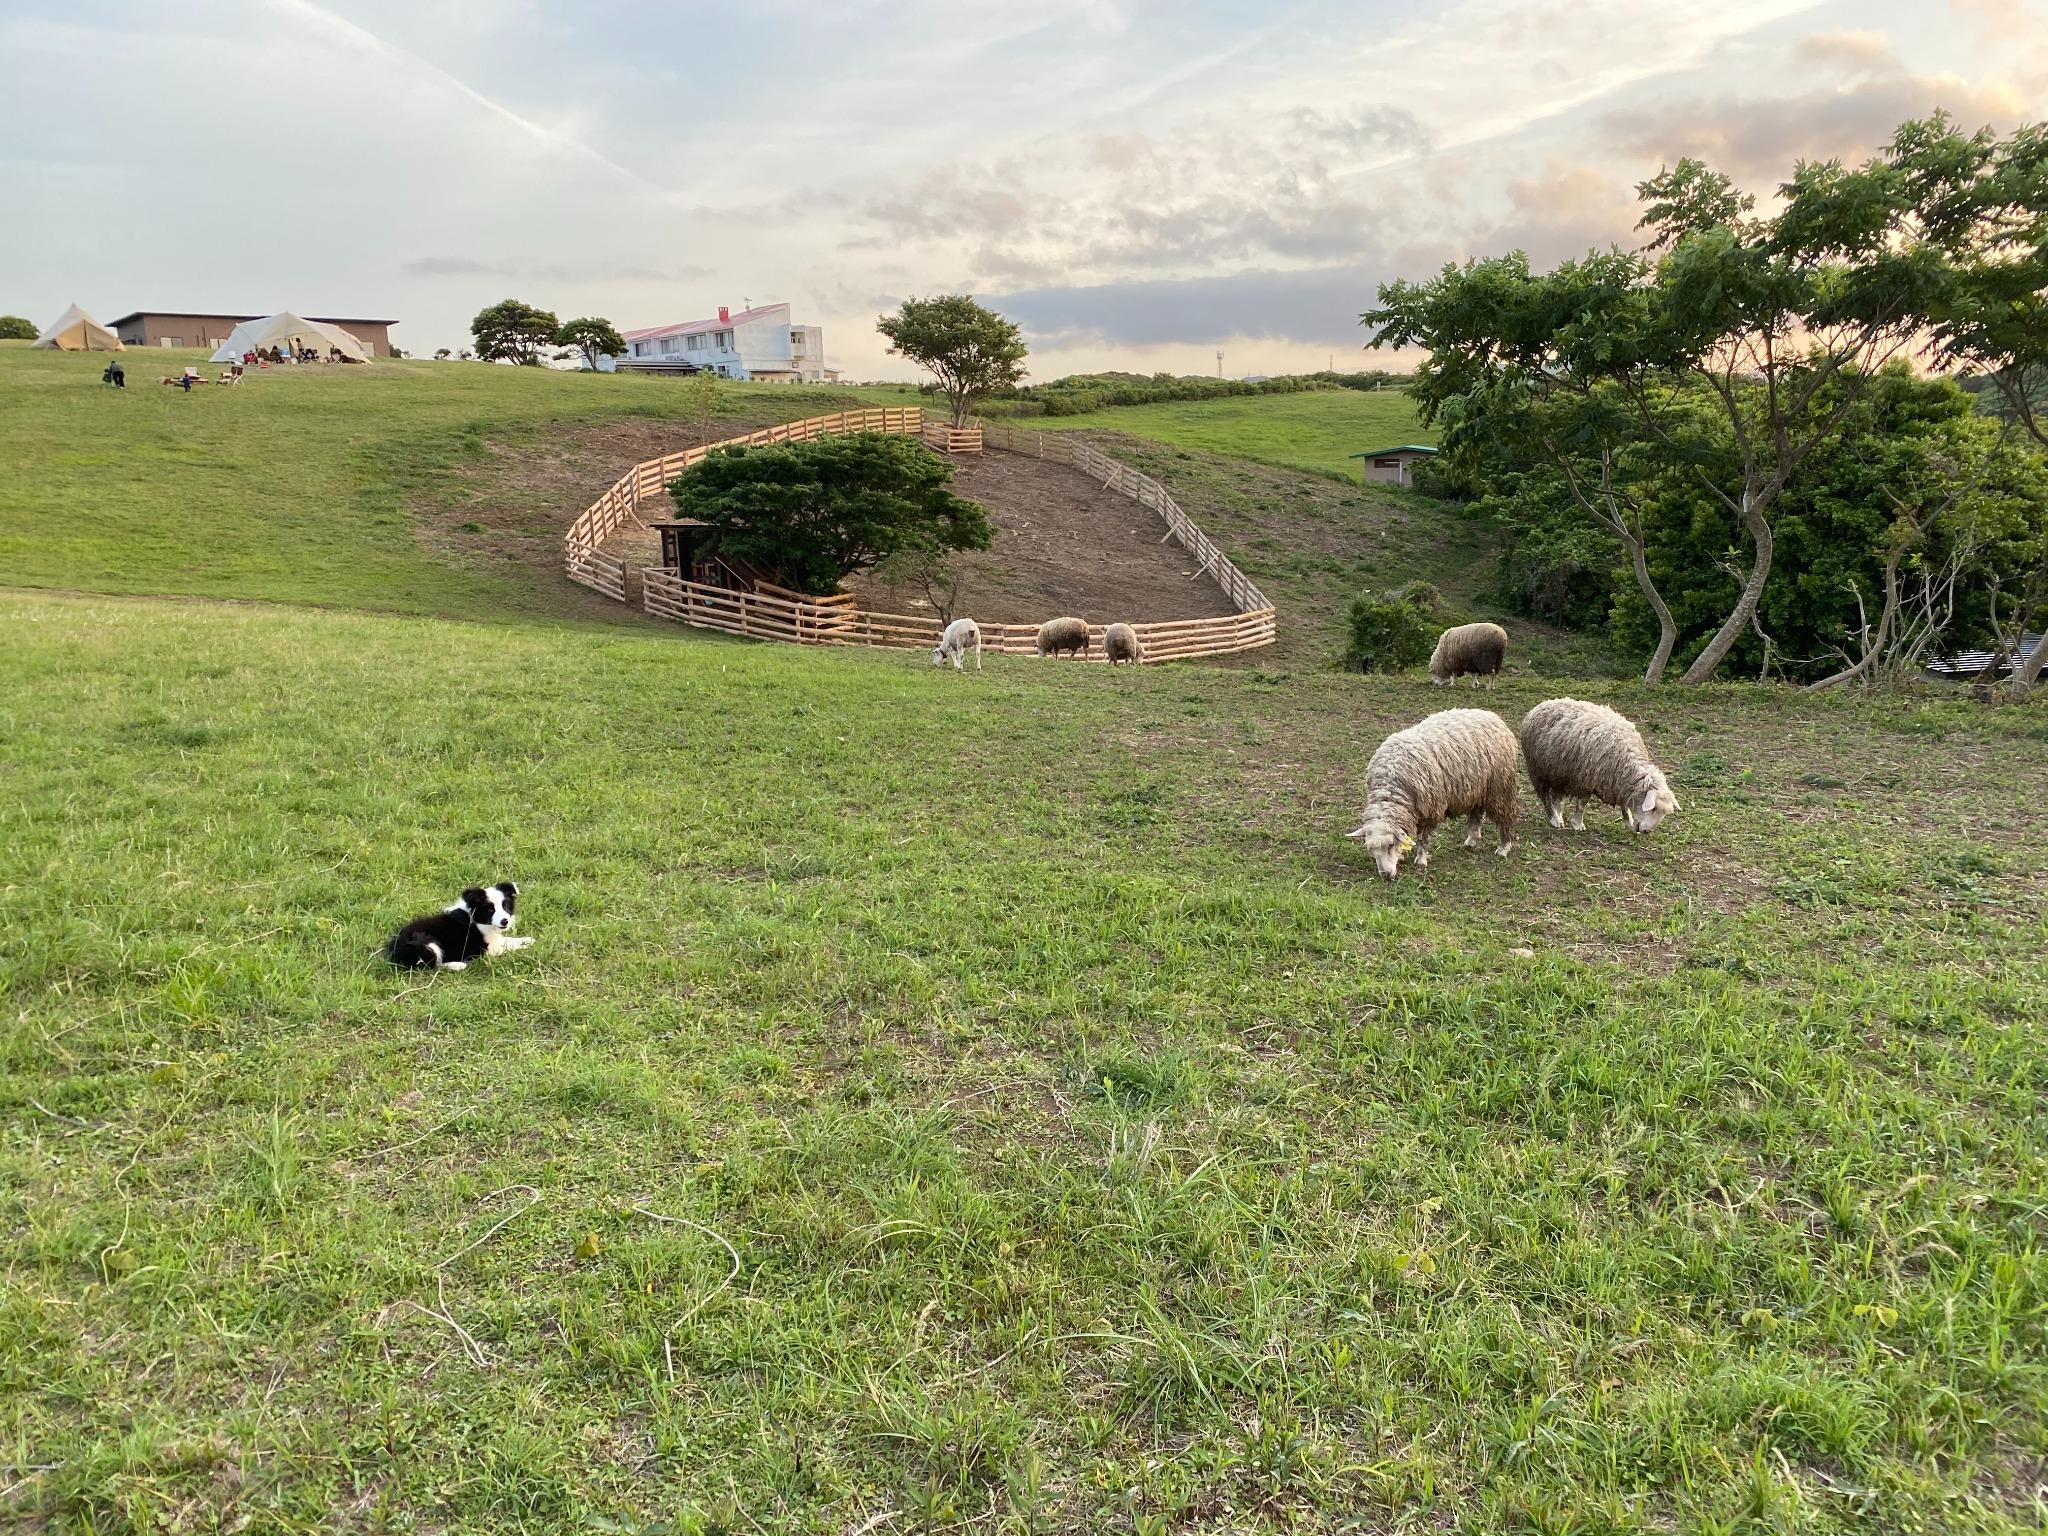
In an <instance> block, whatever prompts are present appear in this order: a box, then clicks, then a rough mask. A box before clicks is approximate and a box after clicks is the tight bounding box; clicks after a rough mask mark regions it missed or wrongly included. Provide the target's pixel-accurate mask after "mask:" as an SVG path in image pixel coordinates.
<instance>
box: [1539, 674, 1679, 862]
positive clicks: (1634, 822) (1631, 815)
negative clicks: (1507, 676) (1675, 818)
mask: <svg viewBox="0 0 2048 1536" xmlns="http://www.w3.org/2000/svg"><path fill="white" fill-rule="evenodd" d="M1522 761H1523V762H1525V763H1527V764H1528V765H1529V782H1530V784H1532V785H1533V786H1534V787H1535V790H1536V798H1537V799H1538V800H1540V801H1542V802H1543V813H1544V814H1545V815H1546V816H1548V817H1549V818H1550V824H1551V825H1552V826H1553V827H1562V826H1563V825H1564V806H1563V802H1564V801H1566V800H1570V801H1571V802H1572V830H1573V831H1575V832H1583V831H1584V830H1585V829H1586V802H1587V801H1588V800H1599V801H1602V802H1604V803H1605V804H1607V805H1618V806H1620V807H1621V810H1622V814H1623V815H1625V816H1626V817H1628V824H1629V825H1630V826H1631V827H1633V828H1635V829H1636V831H1638V832H1647V831H1649V830H1650V829H1651V828H1652V827H1654V826H1656V825H1657V823H1658V822H1660V821H1662V820H1663V819H1664V818H1665V817H1666V816H1669V815H1670V814H1671V813H1672V812H1673V811H1676V810H1677V809H1678V797H1677V796H1676V795H1674V794H1672V793H1671V786H1670V785H1669V784H1668V783H1666V782H1665V779H1664V770H1663V769H1661V768H1659V767H1658V766H1657V765H1656V764H1655V763H1653V762H1651V761H1650V750H1649V748H1647V747H1645V746H1644V745H1643V733H1642V732H1641V731H1639V730H1637V729H1636V728H1635V726H1634V725H1633V724H1631V723H1630V722H1629V719H1628V717H1627V716H1626V715H1619V714H1616V713H1615V712H1614V711H1613V710H1611V709H1609V708H1608V707H1607V706H1606V705H1605V704H1588V703H1586V702H1585V701H1584V700H1583V699H1546V700H1544V702H1543V703H1541V704H1538V705H1537V706H1536V707H1535V708H1534V709H1532V710H1530V711H1529V713H1528V714H1526V715H1524V716H1523V717H1522Z"/></svg>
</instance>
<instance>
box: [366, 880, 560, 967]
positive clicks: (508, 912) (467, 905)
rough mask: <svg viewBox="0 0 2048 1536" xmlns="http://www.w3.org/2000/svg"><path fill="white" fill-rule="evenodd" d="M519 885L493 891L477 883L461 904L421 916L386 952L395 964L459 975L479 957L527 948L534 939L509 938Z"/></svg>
mask: <svg viewBox="0 0 2048 1536" xmlns="http://www.w3.org/2000/svg"><path fill="white" fill-rule="evenodd" d="M518 899H519V887H518V886H516V885H514V884H513V883H512V882H511V881H510V880H500V881H499V882H498V883H497V884H496V885H494V886H491V887H490V888H489V889H488V890H485V889H481V888H479V887H477V886H474V885H472V886H471V887H470V888H469V889H468V890H466V891H464V892H463V893H462V900H460V901H458V902H456V903H455V904H454V905H453V906H451V907H449V908H447V909H446V910H445V911H441V912H436V913H435V914H434V915H433V916H432V917H416V918H414V919H413V920H412V921H411V922H409V923H407V924H406V925H405V926H404V927H403V928H401V929H399V930H398V932H397V933H396V934H395V935H394V936H393V937H392V940H391V947H390V948H389V949H388V950H387V951H386V954H387V956H388V957H389V959H390V961H391V963H392V964H393V965H408V966H425V967H426V968H427V969H429V970H437V971H459V970H462V969H464V968H466V967H467V966H468V964H469V962H470V961H472V960H474V959H475V958H476V957H477V956H478V955H495V954H500V953H502V952H503V951H505V950H508V949H524V948H526V946H527V945H529V944H531V943H532V942H533V940H531V939H514V938H508V937H507V935H508V934H509V933H510V932H511V929H512V923H513V916H512V908H513V905H514V904H515V903H516V902H517V901H518Z"/></svg>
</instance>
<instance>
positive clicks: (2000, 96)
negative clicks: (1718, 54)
mask: <svg viewBox="0 0 2048 1536" xmlns="http://www.w3.org/2000/svg"><path fill="white" fill-rule="evenodd" d="M1937 107H1945V108H1947V109H1948V110H1949V111H1950V112H1951V113H1953V114H1954V115H1955V116H1956V117H1957V118H1958V119H1959V120H1960V121H1961V123H1962V124H1963V126H1964V127H1965V128H1975V127H1977V126H1979V125H1981V124H1984V123H1992V124H1999V125H2003V124H2010V123H2012V122H2014V121H2016V120H2017V119H2019V118H2020V117H2021V116H2023V115H2024V110H2025V106H2024V103H2023V102H2022V101H2021V99H2020V98H2019V96H2018V95H2017V94H2015V93H2014V92H2013V91H2011V90H2009V89H2006V88H2004V87H2001V86H1998V85H1990V86H1984V87H1976V86H1971V85H1968V84H1966V83H1965V82H1963V81H1961V80H1957V79H1955V78H1953V77H1951V76H1919V75H1909V74H1905V73H1897V74H1891V75H1886V76H1882V77H1879V78H1874V79H1867V80H1862V81H1859V82H1857V83H1855V84H1853V85H1849V86H1846V87H1843V88H1840V89H1832V88H1831V89H1824V90H1817V91H1808V92H1804V93H1802V94H1798V95H1791V96H1780V97H1742V96H1719V97H1712V98H1708V97H1699V98H1695V99H1693V100H1690V101H1683V100H1681V101H1666V102H1661V103H1659V104H1657V105H1656V106H1655V107H1645V108H1637V109H1632V110H1630V111H1625V112H1615V113H1610V114H1608V115H1607V117H1606V118H1605V120H1604V125H1603V126H1604V129H1605V133H1606V136H1607V139H1608V142H1609V144H1610V145H1611V146H1612V147H1613V148H1615V149H1616V150H1619V151H1621V152H1622V153H1625V154H1628V155H1631V156H1637V157H1641V158H1642V159H1644V160H1648V161H1655V162H1657V163H1659V164H1663V165H1669V164H1671V163H1672V162H1674V161H1676V160H1678V159H1680V158H1681V157H1683V156H1687V155H1691V156H1694V157H1696V158H1698V159H1701V160H1704V161H1706V162H1707V163H1708V164H1709V165H1711V166H1714V167H1715V168H1716V169H1718V170H1722V171H1726V172H1727V173H1728V174H1730V175H1731V176H1733V177H1735V179H1736V180H1737V181H1738V182H1745V181H1746V182H1749V183H1751V184H1753V185H1755V184H1762V183H1768V184H1770V185H1772V186H1775V185H1777V184H1778V183H1779V182H1781V181H1783V180H1785V178H1786V177H1788V176H1790V175H1791V173H1792V168H1793V165H1794V164H1795V163H1796V162H1798V161H1800V160H1828V159H1841V160H1845V161H1859V160H1863V159H1866V158H1868V157H1869V156H1870V155H1872V154H1874V153H1876V151H1877V150H1878V148H1879V147H1880V146H1881V145H1883V144H1884V143H1885V141H1886V140H1887V139H1889V138H1890V137H1891V133H1892V130H1893V129H1894V128H1896V127H1897V126H1898V125H1899V124H1900V123H1902V122H1904V121H1905V120H1906V119H1908V118H1911V117H1925V116H1926V115H1927V114H1928V113H1930V112H1932V111H1934V110H1935V109H1936V108H1937Z"/></svg>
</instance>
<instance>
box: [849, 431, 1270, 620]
mask: <svg viewBox="0 0 2048 1536" xmlns="http://www.w3.org/2000/svg"><path fill="white" fill-rule="evenodd" d="M953 488H954V490H956V491H957V492H958V493H959V494H960V495H962V496H965V497H967V498H968V499H969V500H970V501H977V502H979V503H981V505H982V506H984V507H986V508H987V509H988V515H989V521H990V522H992V523H994V524H995V529H996V538H995V544H994V545H993V546H992V547H991V548H989V549H987V550H984V551H979V552H977V553H974V554H970V555H963V556H961V557H960V559H959V560H958V561H957V562H956V564H957V566H958V569H959V571H960V597H959V600H958V602H957V603H956V604H955V605H954V611H955V612H958V613H965V614H972V615H973V616H974V617H975V618H978V619H984V620H987V621H989V622H991V623H1002V624H1036V623H1039V622H1040V621H1042V620H1045V619H1050V618H1056V617H1058V616H1059V615H1061V614H1068V613H1071V614H1076V615H1079V616H1080V617H1082V618H1085V619H1090V620H1093V621H1094V622H1096V623H1110V622H1113V621H1115V620H1118V619H1128V620H1151V621H1155V622H1156V621H1158V620H1163V619H1204V618H1214V617H1218V616H1221V615H1226V614H1230V613H1234V612H1235V611H1236V610H1235V609H1234V608H1232V607H1231V604H1230V599H1229V598H1227V597H1225V596H1224V595H1223V590H1222V588H1220V587H1218V586H1217V585H1216V583H1215V582H1214V581H1211V580H1210V579H1209V578H1208V577H1207V576H1206V575H1203V574H1202V573H1201V572H1200V571H1198V570H1197V568H1196V562H1195V558H1194V556H1192V555H1190V554H1189V553H1188V552H1187V551H1186V550H1185V549H1183V548H1181V546H1180V545H1179V543H1177V542H1174V541H1171V540H1168V541H1167V542H1165V543H1161V542H1160V541H1161V539H1162V537H1163V536H1164V535H1165V533H1166V524H1165V523H1164V522H1162V521H1161V520H1160V518H1159V515H1158V514H1157V513H1155V512H1151V511H1148V510H1147V509H1146V508H1144V507H1141V506H1139V505H1138V504H1137V503H1136V502H1135V501H1132V500H1131V499H1130V497H1128V496H1124V495H1121V494H1119V493H1118V492H1116V491H1107V490H1104V489H1103V488H1102V487H1101V486H1100V485H1098V484H1097V483H1096V482H1095V480H1094V479H1093V478H1092V477H1091V476H1089V475H1085V474H1083V473H1082V472H1081V471H1080V470H1078V469H1075V468H1074V467H1073V466H1072V465H1069V464H1060V463H1055V462H1053V461H1051V460H1048V459H1038V458H1030V457H1027V456H1025V455H1023V454H1017V453H1005V452H1003V451H1001V450H1000V449H991V450H989V451H988V452H987V453H984V454H982V455H981V456H980V457H979V458H975V457H973V456H968V457H965V458H962V459H961V460H960V461H959V473H958V476H957V478H956V479H955V480H954V482H953ZM847 585H848V586H849V587H850V588H851V589H852V590H853V592H854V593H855V594H856V596H858V597H859V599H860V602H861V606H862V607H864V608H876V609H882V610H885V611H888V612H892V613H907V614H917V615H923V614H928V613H930V612H931V605H930V604H929V603H928V602H927V601H926V600H925V594H924V592H923V591H922V589H919V588H915V587H911V586H907V585H900V584H899V585H895V586H892V585H891V584H890V583H889V582H888V581H886V580H884V579H883V578H882V577H880V576H878V575H876V574H875V573H874V572H872V571H870V572H863V573H862V574H861V575H859V576H856V577H854V578H853V579H852V580H851V581H849V582H848V583H847Z"/></svg>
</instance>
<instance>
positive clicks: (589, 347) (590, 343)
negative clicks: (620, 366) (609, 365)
mask: <svg viewBox="0 0 2048 1536" xmlns="http://www.w3.org/2000/svg"><path fill="white" fill-rule="evenodd" d="M555 345H556V346H558V347H575V348H576V349H577V350H578V351H580V352H581V353H582V354H583V366H584V367H586V368H588V369H591V370H592V371H593V372H594V371H595V370H596V368H597V358H598V354H599V353H601V352H602V353H605V354H607V355H609V356H612V357H618V356H620V355H622V354H623V353H624V352H625V350H626V338H625V337H623V336H621V335H620V334H619V329H618V327H617V326H615V325H613V324H612V323H611V321H609V320H600V319H598V318H597V317H596V316H594V315H586V316H584V317H583V318H582V319H580V320H565V321H563V322H562V326H561V328H560V329H559V330H557V331H556V332H555Z"/></svg>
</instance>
